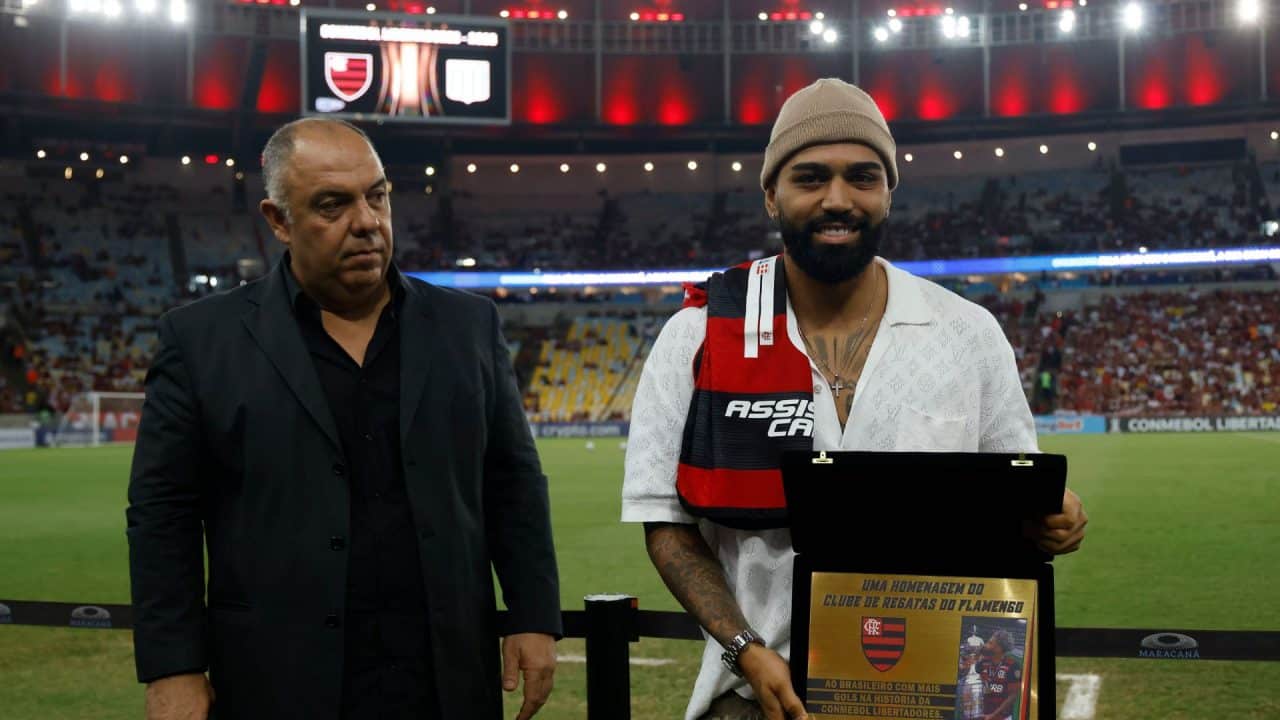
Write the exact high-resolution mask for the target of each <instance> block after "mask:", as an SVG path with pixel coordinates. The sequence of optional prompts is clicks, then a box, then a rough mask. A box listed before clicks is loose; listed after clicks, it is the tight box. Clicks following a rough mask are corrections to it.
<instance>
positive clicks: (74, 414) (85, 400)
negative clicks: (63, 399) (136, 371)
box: [53, 392, 145, 447]
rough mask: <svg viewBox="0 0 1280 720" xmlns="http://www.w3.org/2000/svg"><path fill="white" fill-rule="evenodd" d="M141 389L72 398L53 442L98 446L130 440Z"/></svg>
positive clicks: (138, 415)
mask: <svg viewBox="0 0 1280 720" xmlns="http://www.w3.org/2000/svg"><path fill="white" fill-rule="evenodd" d="M143 397H145V396H144V395H143V394H142V393H120V392H87V393H80V394H78V395H76V396H75V397H74V398H72V399H71V406H70V407H69V408H67V411H66V412H65V413H63V415H62V417H61V418H59V420H58V429H57V431H56V432H55V433H54V436H53V443H54V444H55V445H57V446H59V447H98V446H99V445H102V444H104V443H131V442H133V441H134V440H136V439H137V437H138V421H139V420H141V419H142V399H143Z"/></svg>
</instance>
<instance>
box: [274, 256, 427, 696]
mask: <svg viewBox="0 0 1280 720" xmlns="http://www.w3.org/2000/svg"><path fill="white" fill-rule="evenodd" d="M285 262H286V264H287V263H288V262H289V260H288V257H287V256H286V258H285ZM285 278H286V286H287V287H288V291H289V294H290V299H291V301H292V302H291V306H292V307H293V309H294V316H295V317H296V318H297V320H298V327H299V329H300V330H301V331H302V337H303V340H304V341H305V342H306V345H307V349H308V351H309V352H310V354H311V360H312V362H313V363H314V365H315V369H316V374H317V375H318V376H319V378H320V385H321V387H322V388H323V389H324V394H325V397H326V399H327V400H328V403H329V410H330V412H331V413H332V415H333V419H334V422H335V423H336V425H337V429H338V437H339V439H340V440H341V442H342V454H343V457H344V458H345V463H344V464H339V465H336V466H335V467H334V472H335V473H339V474H342V475H345V476H346V478H347V482H348V487H349V492H350V499H351V522H350V536H349V537H345V538H344V537H340V536H335V537H332V538H330V540H329V547H330V549H331V550H332V551H334V552H346V553H348V554H349V556H350V557H349V558H348V563H347V593H346V594H347V608H346V617H345V625H344V629H345V640H346V643H345V644H346V652H345V657H344V671H343V693H342V696H343V699H342V706H343V712H342V717H343V718H344V719H347V720H364V719H365V718H371V719H372V718H379V719H383V718H386V719H398V718H404V720H410V719H412V720H424V719H426V718H435V717H436V716H437V711H436V709H435V696H436V693H435V690H434V681H433V674H432V664H431V661H430V649H429V645H428V636H429V630H428V625H427V604H426V597H427V593H426V588H425V587H424V585H423V582H422V565H421V563H420V562H419V556H418V539H417V537H418V536H417V532H416V530H415V527H414V521H413V516H412V513H411V511H410V506H409V498H408V495H407V492H406V489H405V481H404V469H403V466H402V465H401V457H400V322H399V316H400V313H401V311H402V309H403V306H404V294H405V293H404V288H403V287H401V281H400V275H399V272H398V271H397V270H396V268H395V267H394V266H392V267H391V268H390V269H389V270H388V273H387V281H388V283H389V284H390V286H391V290H392V298H391V302H389V303H387V305H386V307H384V308H383V310H382V314H381V315H380V316H379V318H378V324H377V327H376V329H375V330H374V333H373V338H372V339H371V340H370V341H369V345H368V347H367V348H366V350H365V357H364V364H363V365H360V364H357V363H356V361H355V360H354V359H352V357H351V356H350V355H348V354H347V352H346V351H345V350H344V349H343V348H342V346H341V345H339V344H338V343H337V341H335V340H334V339H333V338H332V337H330V335H329V333H328V332H327V331H326V330H325V329H324V326H323V324H322V322H321V315H320V307H319V305H317V304H316V303H315V301H314V300H312V299H311V298H310V297H309V296H307V294H306V293H305V292H304V291H303V290H302V287H301V286H300V285H299V284H298V282H297V280H296V279H295V278H294V277H293V273H292V270H291V269H290V271H289V272H286V273H285Z"/></svg>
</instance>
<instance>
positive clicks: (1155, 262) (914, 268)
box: [409, 247, 1280, 289]
mask: <svg viewBox="0 0 1280 720" xmlns="http://www.w3.org/2000/svg"><path fill="white" fill-rule="evenodd" d="M1268 262H1273V263H1280V247H1255V248H1221V249H1211V250H1170V251H1166V252H1148V253H1110V254H1101V255H1034V256H1030V257H1007V258H974V259H971V260H917V261H905V262H899V263H894V264H895V265H897V266H898V267H900V268H902V269H903V270H906V271H908V272H911V273H914V274H916V275H920V276H923V277H947V276H957V275H1006V274H1009V273H1038V272H1077V271H1089V270H1123V269H1131V268H1167V267H1188V266H1197V265H1199V266H1206V267H1207V266H1213V265H1226V264H1234V263H1268ZM721 269H722V268H712V269H705V270H704V269H698V270H636V271H609V270H598V271H593V270H583V271H575V270H566V271H555V272H411V273H409V275H412V276H413V277H416V278H418V279H420V280H425V281H427V282H429V283H431V284H433V285H439V286H441V287H452V288H465V289H492V288H500V287H503V288H534V287H536V288H551V287H586V286H592V287H609V286H620V285H622V286H626V285H679V284H681V283H686V282H702V281H703V280H706V279H707V276H708V275H710V274H711V273H713V272H717V271H719V270H721Z"/></svg>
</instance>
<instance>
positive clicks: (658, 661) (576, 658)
mask: <svg viewBox="0 0 1280 720" xmlns="http://www.w3.org/2000/svg"><path fill="white" fill-rule="evenodd" d="M556 660H557V661H559V662H563V663H585V662H586V661H587V656H586V655H557V656H556ZM675 663H676V661H675V660H671V659H669V658H631V664H632V665H643V666H644V667H661V666H663V665H674V664H675Z"/></svg>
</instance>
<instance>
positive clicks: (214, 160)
mask: <svg viewBox="0 0 1280 720" xmlns="http://www.w3.org/2000/svg"><path fill="white" fill-rule="evenodd" d="M204 164H205V165H217V164H218V156H217V155H214V154H212V153H210V154H208V155H205V156H204Z"/></svg>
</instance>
